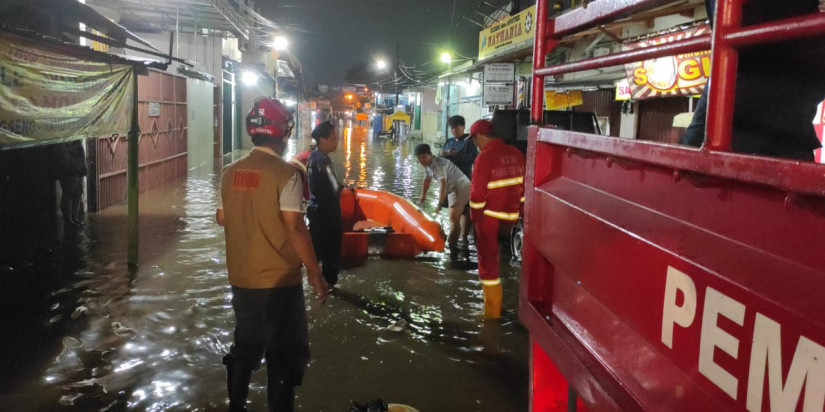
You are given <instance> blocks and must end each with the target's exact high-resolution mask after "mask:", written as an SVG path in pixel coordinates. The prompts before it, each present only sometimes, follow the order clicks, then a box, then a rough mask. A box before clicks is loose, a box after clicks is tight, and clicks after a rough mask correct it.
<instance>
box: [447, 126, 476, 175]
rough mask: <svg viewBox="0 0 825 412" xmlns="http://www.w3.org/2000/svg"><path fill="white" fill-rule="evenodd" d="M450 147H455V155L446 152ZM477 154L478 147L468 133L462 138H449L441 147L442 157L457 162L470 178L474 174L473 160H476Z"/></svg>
mask: <svg viewBox="0 0 825 412" xmlns="http://www.w3.org/2000/svg"><path fill="white" fill-rule="evenodd" d="M450 149H455V151H456V153H455V154H453V155H449V154H446V152H448V151H449V150H450ZM476 156H478V147H476V145H475V143H473V142H472V140H470V135H469V134H466V133H465V134H464V136H461V138H460V139H459V138H456V137H451V138H449V139H447V143H446V144H444V147H443V148H442V149H441V157H443V158H445V159H449V160H450V161H451V162H453V163H455V165H456V166H458V168H459V170H461V171H462V172H463V173H464V175H465V176H467V178H468V179H469V178H470V176H472V175H473V162H475V160H476Z"/></svg>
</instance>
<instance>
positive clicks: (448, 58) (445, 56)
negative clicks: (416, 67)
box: [441, 51, 453, 136]
mask: <svg viewBox="0 0 825 412" xmlns="http://www.w3.org/2000/svg"><path fill="white" fill-rule="evenodd" d="M441 62H442V63H447V96H446V99H444V107H445V109H444V135H445V136H449V135H450V125H449V124H448V122H447V120H449V119H450V89H452V82H453V80H452V77H451V76H450V71H451V70H452V69H453V57H452V55H451V54H450V52H446V51H445V52H442V53H441Z"/></svg>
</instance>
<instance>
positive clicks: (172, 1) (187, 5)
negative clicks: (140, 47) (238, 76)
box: [86, 0, 251, 39]
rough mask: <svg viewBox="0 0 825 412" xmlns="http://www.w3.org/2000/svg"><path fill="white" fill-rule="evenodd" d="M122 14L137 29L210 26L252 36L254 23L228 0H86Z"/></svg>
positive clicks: (121, 22) (239, 35) (125, 21)
mask: <svg viewBox="0 0 825 412" xmlns="http://www.w3.org/2000/svg"><path fill="white" fill-rule="evenodd" d="M86 2H87V3H88V4H90V5H92V6H94V7H103V8H108V9H111V10H113V11H115V12H116V13H118V14H119V16H120V21H119V23H120V24H121V25H123V26H125V27H128V28H130V29H132V30H135V31H142V32H153V31H175V29H176V27H179V28H183V27H186V28H188V29H189V30H191V29H192V28H207V29H212V30H217V31H222V32H226V33H231V34H232V35H234V36H235V37H238V38H244V39H249V38H250V34H251V27H250V24H249V22H248V19H245V18H244V17H243V16H242V15H241V14H240V13H239V12H238V11H237V10H236V8H235V7H233V6H232V5H231V4H229V2H228V1H227V0H86Z"/></svg>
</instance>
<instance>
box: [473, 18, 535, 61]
mask: <svg viewBox="0 0 825 412" xmlns="http://www.w3.org/2000/svg"><path fill="white" fill-rule="evenodd" d="M535 27H536V6H530V7H529V8H527V9H526V10H523V11H522V12H521V13H518V14H516V15H514V16H510V17H507V18H505V19H503V20H499V21H498V22H496V24H493V25H492V26H490V27H488V28H486V29H484V30H482V31H481V32H480V33H478V58H479V59H486V58H488V57H492V56H495V55H499V54H502V53H507V52H510V51H513V50H517V49H520V48H522V47H532V45H533V30H534V29H535Z"/></svg>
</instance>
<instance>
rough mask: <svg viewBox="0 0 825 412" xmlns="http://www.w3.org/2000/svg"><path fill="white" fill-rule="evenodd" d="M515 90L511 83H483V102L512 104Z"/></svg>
mask: <svg viewBox="0 0 825 412" xmlns="http://www.w3.org/2000/svg"><path fill="white" fill-rule="evenodd" d="M515 90H516V89H515V87H514V86H513V85H512V84H485V85H484V99H483V100H484V102H483V104H484V106H493V105H505V106H512V105H513V96H514V95H515Z"/></svg>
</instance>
